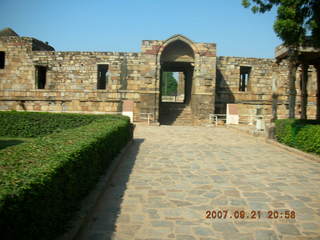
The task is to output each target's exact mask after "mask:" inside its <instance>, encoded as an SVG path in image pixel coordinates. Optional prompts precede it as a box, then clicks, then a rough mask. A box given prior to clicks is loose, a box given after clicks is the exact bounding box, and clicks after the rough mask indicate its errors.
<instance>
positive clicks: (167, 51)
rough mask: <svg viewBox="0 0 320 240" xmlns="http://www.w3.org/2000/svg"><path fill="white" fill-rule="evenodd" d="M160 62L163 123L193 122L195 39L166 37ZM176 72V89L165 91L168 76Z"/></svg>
mask: <svg viewBox="0 0 320 240" xmlns="http://www.w3.org/2000/svg"><path fill="white" fill-rule="evenodd" d="M158 63H159V64H160V74H159V76H160V79H159V84H160V87H159V89H160V94H159V122H160V124H166V125H171V124H177V125H192V124H193V114H192V107H191V103H192V91H193V89H194V86H193V83H194V81H193V72H194V63H195V51H194V47H193V46H192V42H191V41H190V40H188V39H187V38H185V37H183V36H181V35H178V36H174V37H172V38H170V39H169V40H167V41H166V42H165V43H164V44H163V46H162V48H161V49H160V51H159V54H158ZM168 75H169V76H170V77H171V78H172V76H173V75H176V78H177V87H176V88H177V92H176V93H175V94H174V93H173V94H172V93H170V94H169V95H167V94H168V93H166V89H167V88H166V84H167V82H166V81H167V79H166V78H167V76H168Z"/></svg>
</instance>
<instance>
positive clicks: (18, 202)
mask: <svg viewBox="0 0 320 240" xmlns="http://www.w3.org/2000/svg"><path fill="white" fill-rule="evenodd" d="M52 117H53V115H52ZM114 119H117V120H116V121H108V120H110V117H106V116H105V117H103V116H99V117H97V118H96V120H93V121H92V122H91V123H90V124H87V125H85V126H81V127H79V128H73V129H67V130H64V131H61V132H56V133H53V134H51V135H47V136H42V137H38V138H35V139H34V140H32V141H31V142H28V143H23V144H20V145H16V146H12V147H8V148H6V149H3V150H1V151H0V229H1V238H2V239H54V238H55V237H56V236H57V234H60V233H62V232H63V231H65V230H66V229H65V228H66V224H67V223H68V221H69V220H70V217H71V216H72V214H73V213H74V211H75V210H76V209H77V208H78V207H79V203H80V201H81V199H82V198H83V197H84V196H85V195H86V194H87V193H88V191H89V190H90V189H91V188H92V187H93V186H94V184H95V183H96V181H97V180H98V178H99V176H100V175H101V174H102V173H103V172H104V171H105V169H106V167H107V166H108V164H109V163H110V161H111V160H112V159H113V158H114V157H115V156H116V155H117V153H118V152H119V151H120V150H121V149H122V148H123V147H124V146H125V145H126V144H127V143H128V141H130V139H132V127H131V124H130V122H129V119H128V118H126V117H114Z"/></svg>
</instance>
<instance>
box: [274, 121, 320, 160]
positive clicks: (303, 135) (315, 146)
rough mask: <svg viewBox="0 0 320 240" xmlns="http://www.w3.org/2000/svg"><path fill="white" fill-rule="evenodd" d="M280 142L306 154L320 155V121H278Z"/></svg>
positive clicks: (277, 133) (276, 132)
mask: <svg viewBox="0 0 320 240" xmlns="http://www.w3.org/2000/svg"><path fill="white" fill-rule="evenodd" d="M275 135H276V138H277V140H278V141H279V142H281V143H284V144H286V145H288V146H291V147H294V148H298V149H300V150H302V151H305V152H311V153H316V154H320V121H318V120H298V119H281V120H277V121H276V129H275Z"/></svg>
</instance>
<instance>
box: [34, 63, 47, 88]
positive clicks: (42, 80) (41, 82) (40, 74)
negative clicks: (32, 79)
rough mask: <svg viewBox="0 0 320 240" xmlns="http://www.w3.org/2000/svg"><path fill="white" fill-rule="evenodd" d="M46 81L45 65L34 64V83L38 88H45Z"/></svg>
mask: <svg viewBox="0 0 320 240" xmlns="http://www.w3.org/2000/svg"><path fill="white" fill-rule="evenodd" d="M46 82H47V67H45V66H36V85H37V88H38V89H45V87H46Z"/></svg>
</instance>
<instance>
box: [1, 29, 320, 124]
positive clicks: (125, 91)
mask: <svg viewBox="0 0 320 240" xmlns="http://www.w3.org/2000/svg"><path fill="white" fill-rule="evenodd" d="M318 69H319V68H318ZM168 72H169V73H174V74H176V76H177V79H178V80H177V81H178V87H177V89H178V90H177V92H176V94H175V95H174V96H165V92H164V91H162V89H163V88H165V87H166V86H165V85H166V84H167V83H166V81H165V78H167V76H168ZM308 74H309V80H308V83H307V86H306V88H307V89H308V99H307V101H308V102H307V116H308V118H315V117H316V111H317V108H316V102H317V96H316V92H317V91H318V90H317V89H319V85H317V80H316V79H317V77H316V76H317V71H316V69H315V68H314V67H313V66H310V67H309V69H308ZM300 76H301V71H297V79H298V81H296V89H297V95H298V96H299V95H301V90H300V89H301V87H300V83H301V80H299V79H300ZM318 76H319V70H318ZM318 78H319V77H318ZM287 79H288V67H287V63H286V61H285V60H284V61H282V62H281V63H279V64H278V63H277V62H276V61H275V59H263V58H261V59H258V58H241V57H217V56H216V45H215V44H214V43H195V42H193V41H191V40H190V39H188V38H186V37H185V36H182V35H174V36H172V37H170V38H169V39H167V40H144V41H142V46H141V52H139V53H123V52H59V51H55V50H54V48H53V47H51V46H49V45H48V44H47V43H43V42H41V41H39V40H36V39H34V38H30V37H20V36H18V35H17V34H16V33H15V32H14V31H12V30H11V29H5V30H3V31H1V32H0V110H18V111H23V110H25V111H49V112H51V111H52V112H83V113H118V114H120V113H123V112H128V111H129V112H130V111H131V112H132V113H133V119H134V121H142V120H143V119H145V114H146V115H150V116H152V117H153V118H154V120H155V121H156V122H160V124H174V123H176V124H197V123H201V122H204V121H208V118H209V117H208V116H209V114H211V113H225V112H226V105H227V104H228V103H236V104H238V106H239V107H238V108H239V111H240V117H242V118H243V120H244V121H245V118H247V117H248V116H251V115H255V114H260V115H261V114H263V115H264V116H265V118H266V119H267V120H270V119H271V118H272V93H273V92H274V91H276V92H277V96H278V98H277V103H276V104H277V110H278V117H279V118H284V117H287V114H288V110H287V109H288V80H287ZM318 98H319V97H318ZM303 99H305V98H303ZM298 100H299V98H298ZM128 106H129V107H128ZM296 111H297V113H298V112H299V111H301V103H300V102H299V101H297V104H296Z"/></svg>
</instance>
